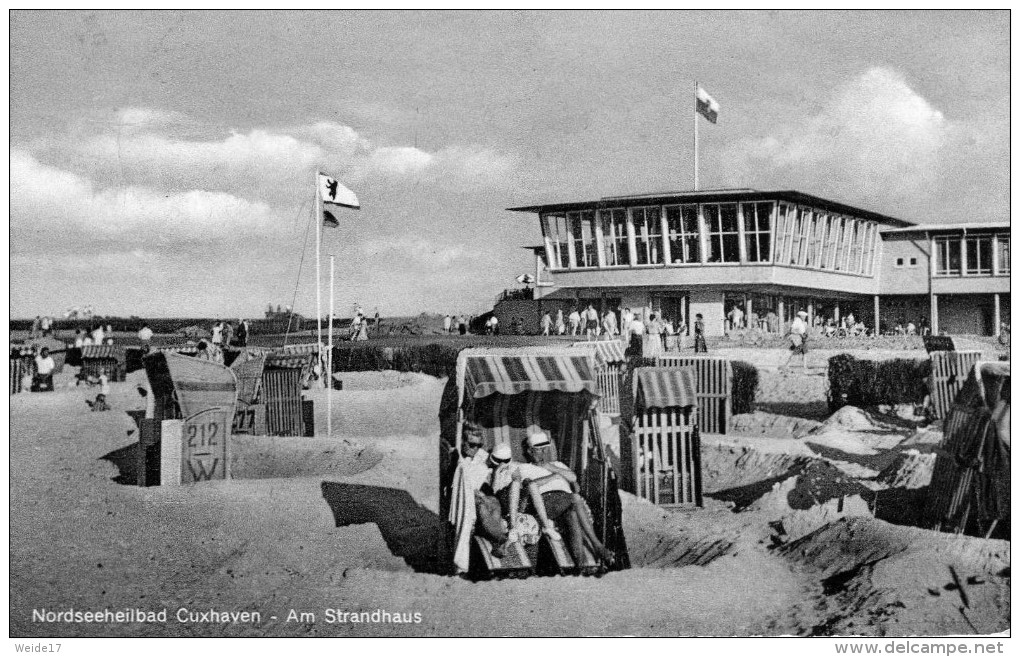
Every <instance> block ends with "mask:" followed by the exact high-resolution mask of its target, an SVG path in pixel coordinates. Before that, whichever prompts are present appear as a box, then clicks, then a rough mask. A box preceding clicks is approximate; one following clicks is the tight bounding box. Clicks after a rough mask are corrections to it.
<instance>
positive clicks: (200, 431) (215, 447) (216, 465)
mask: <svg viewBox="0 0 1020 657" xmlns="http://www.w3.org/2000/svg"><path fill="white" fill-rule="evenodd" d="M232 419H233V417H232V414H231V413H230V411H226V410H224V409H218V408H214V409H207V410H205V411H202V412H200V413H197V414H196V415H193V416H191V417H189V418H188V419H187V420H185V421H184V427H183V429H184V431H183V434H184V435H183V438H184V440H183V441H182V442H183V445H182V448H183V454H182V457H183V461H184V462H183V464H182V465H183V468H182V469H181V474H182V479H183V483H191V482H194V481H209V480H212V479H226V478H227V465H226V463H227V438H228V437H229V434H228V433H227V431H228V429H229V425H228V424H227V422H228V421H231V420H232Z"/></svg>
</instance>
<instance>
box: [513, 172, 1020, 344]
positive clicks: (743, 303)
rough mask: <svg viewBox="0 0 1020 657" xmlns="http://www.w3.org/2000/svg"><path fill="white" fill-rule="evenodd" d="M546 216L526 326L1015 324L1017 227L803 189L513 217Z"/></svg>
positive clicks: (600, 204) (704, 194) (518, 309)
mask: <svg viewBox="0 0 1020 657" xmlns="http://www.w3.org/2000/svg"><path fill="white" fill-rule="evenodd" d="M509 209H510V210H512V211H517V212H528V213H534V214H535V215H537V218H538V220H539V224H540V226H541V231H542V236H543V239H544V244H541V245H538V246H531V247H526V248H530V249H531V250H532V251H534V252H535V257H536V275H535V278H536V279H537V282H536V284H535V287H534V288H533V289H532V290H531V291H530V299H522V298H521V294H520V293H517V294H514V295H506V294H504V295H502V296H501V298H499V299H498V300H497V301H498V303H497V305H496V308H495V312H496V314H497V316H500V321H503V316H507V315H510V314H514V315H518V316H520V315H522V314H524V312H525V311H524V304H525V303H527V302H528V301H530V303H531V316H530V317H529V318H528V323H529V324H532V323H537V318H538V317H540V316H541V314H542V313H544V312H553V313H555V312H556V309H557V308H564V309H565V312H567V310H566V309H569V308H570V307H575V306H576V307H581V308H583V307H587V305H588V304H592V305H593V306H595V308H596V309H598V310H599V311H600V313H601V312H603V311H605V310H614V311H615V310H617V309H619V308H631V309H632V310H634V311H637V312H640V313H642V314H643V315H644V316H645V318H647V314H648V313H652V312H655V313H657V314H660V315H662V316H665V317H666V318H668V319H672V320H674V321H677V320H683V321H685V322H686V324H687V325H688V326H690V325H691V324H692V321H693V317H694V316H695V315H696V314H699V313H700V314H701V315H703V317H704V318H705V329H706V334H707V335H710V336H711V335H715V336H718V335H722V334H723V333H724V332H725V330H726V317H727V314H728V313H729V312H730V310H731V309H732V308H733V307H734V306H739V307H740V309H741V311H742V312H743V314H744V317H745V318H746V317H747V316H749V315H750V314H751V313H752V312H753V313H754V314H756V315H757V316H759V317H765V316H767V315H768V313H770V312H772V313H775V315H776V317H777V319H778V320H779V322H783V323H786V324H787V325H788V323H789V322H790V321H792V319H793V317H794V316H795V315H796V313H797V312H798V311H801V310H804V311H806V312H807V313H808V314H809V315H810V319H811V321H812V322H813V321H814V320H815V317H816V316H818V317H821V318H823V319H825V320H827V319H829V318H832V319H833V320H834V321H835V322H836V323H837V325H838V324H839V323H840V320H841V318H845V317H846V316H847V315H848V314H850V313H852V314H853V315H854V319H855V320H856V321H858V322H864V323H865V324H866V325H867V326H868V327H869V328H873V327H875V326H876V324H877V325H879V326H880V328H881V330H883V331H891V330H893V328H894V327H895V326H896V324H897V323H899V322H901V321H902V322H912V323H914V324H915V325H916V326H917V327H918V329H919V330H920V328H921V326H923V325H925V324H927V325H929V326H930V327H932V328H933V329H934V330H935V331H947V332H950V333H958V334H962V333H966V334H980V335H994V334H996V333H997V332H998V330H999V325H1000V323H1001V322H1002V321H1008V317H1009V222H1008V220H1007V221H1002V222H987V223H980V224H978V223H975V224H941V225H940V224H925V225H915V224H913V223H911V222H909V221H904V220H902V219H898V218H896V217H891V216H888V215H883V214H879V213H877V212H872V211H869V210H865V209H862V208H858V207H853V206H850V205H846V204H843V203H840V202H836V201H832V200H828V199H824V198H820V197H817V196H812V195H810V194H805V193H802V192H797V191H792V190H787V191H757V190H752V189H723V190H704V191H697V192H672V193H660V194H647V195H637V196H616V197H606V198H601V199H598V200H593V201H579V202H571V203H554V204H547V205H532V206H523V207H515V208H509Z"/></svg>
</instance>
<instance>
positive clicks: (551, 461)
mask: <svg viewBox="0 0 1020 657" xmlns="http://www.w3.org/2000/svg"><path fill="white" fill-rule="evenodd" d="M525 452H526V454H527V457H528V460H529V461H531V462H530V463H509V464H507V466H506V467H504V468H501V469H500V470H498V471H496V472H494V473H493V481H492V483H493V486H492V488H493V490H494V491H495V493H496V496H497V497H498V498H499V500H500V503H501V504H502V506H503V509H504V512H506V513H508V515H509V525H510V533H509V539H508V540H511V541H512V540H514V539H515V537H516V536H517V534H518V533H519V531H520V530H522V529H523V528H521V527H519V526H518V525H519V519H520V514H531V515H534V516H535V517H536V518H537V519H538V523H539V525H540V527H541V530H542V533H543V534H545V535H546V536H547V537H548V538H549V540H551V541H561V540H562V537H561V536H560V533H559V530H557V528H556V524H555V522H556V521H557V520H559V521H562V523H563V525H564V526H565V527H566V528H567V532H568V543H567V545H568V546H569V549H570V553H571V555H572V556H573V557H574V560H575V561H576V562H577V563H582V562H583V561H584V558H585V543H587V545H588V547H589V548H590V549H591V552H592V553H593V554H595V555H597V557H598V558H599V559H601V560H602V562H603V563H604V564H605V565H612V564H613V562H614V561H615V558H616V557H615V555H614V554H613V553H612V551H610V550H608V549H606V547H605V546H604V545H603V544H602V542H601V541H599V540H598V537H597V536H596V534H595V528H594V526H593V525H592V516H591V511H590V510H589V509H588V505H587V503H585V501H584V498H582V497H581V495H580V493H579V492H578V491H579V487H578V482H577V475H575V474H574V472H573V471H572V470H570V468H568V467H567V466H566V464H564V463H562V462H561V461H558V460H557V454H556V446H555V445H553V444H552V443H551V442H550V441H549V436H548V435H547V434H546V433H544V432H538V433H534V434H531V435H530V436H528V440H527V448H526V450H525ZM522 491H525V492H526V493H527V495H526V496H524V498H523V499H522V496H521V493H522Z"/></svg>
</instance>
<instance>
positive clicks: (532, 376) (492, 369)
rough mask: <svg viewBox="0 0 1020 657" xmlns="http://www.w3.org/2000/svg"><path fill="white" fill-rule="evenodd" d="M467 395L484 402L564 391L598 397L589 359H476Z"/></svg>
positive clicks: (468, 375) (466, 383) (467, 381)
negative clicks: (490, 398)
mask: <svg viewBox="0 0 1020 657" xmlns="http://www.w3.org/2000/svg"><path fill="white" fill-rule="evenodd" d="M464 387H465V395H466V396H467V397H474V398H481V397H487V396H488V395H492V394H496V393H499V394H503V395H513V394H517V393H521V392H528V391H538V392H549V391H560V392H581V391H582V390H585V391H587V392H589V393H591V394H593V395H597V394H598V387H597V383H596V381H595V377H594V374H593V372H592V371H591V366H590V364H589V360H588V358H587V357H585V356H577V357H573V356H537V355H521V356H476V357H472V358H470V359H468V360H467V363H466V372H465V377H464Z"/></svg>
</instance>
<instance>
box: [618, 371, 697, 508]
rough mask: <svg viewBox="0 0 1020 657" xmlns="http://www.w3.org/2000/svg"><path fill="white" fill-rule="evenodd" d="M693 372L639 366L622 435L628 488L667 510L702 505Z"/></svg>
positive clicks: (621, 446)
mask: <svg viewBox="0 0 1020 657" xmlns="http://www.w3.org/2000/svg"><path fill="white" fill-rule="evenodd" d="M695 377H696V371H695V369H694V368H693V367H675V368H674V367H639V368H636V369H635V370H634V374H633V380H632V386H631V391H630V392H631V400H632V402H631V403H632V405H631V408H632V409H633V410H632V414H631V417H630V418H629V422H625V423H624V424H623V426H622V428H621V432H620V460H621V462H622V469H623V471H624V473H626V475H625V476H626V479H625V482H624V483H625V489H626V490H629V491H631V492H633V493H634V494H635V495H637V496H638V497H641V498H643V499H646V500H648V501H650V502H652V503H653V504H659V505H662V506H694V507H700V506H702V494H701V436H700V434H699V431H698V414H697V411H696V408H697V401H698V398H697V392H696V389H695Z"/></svg>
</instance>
